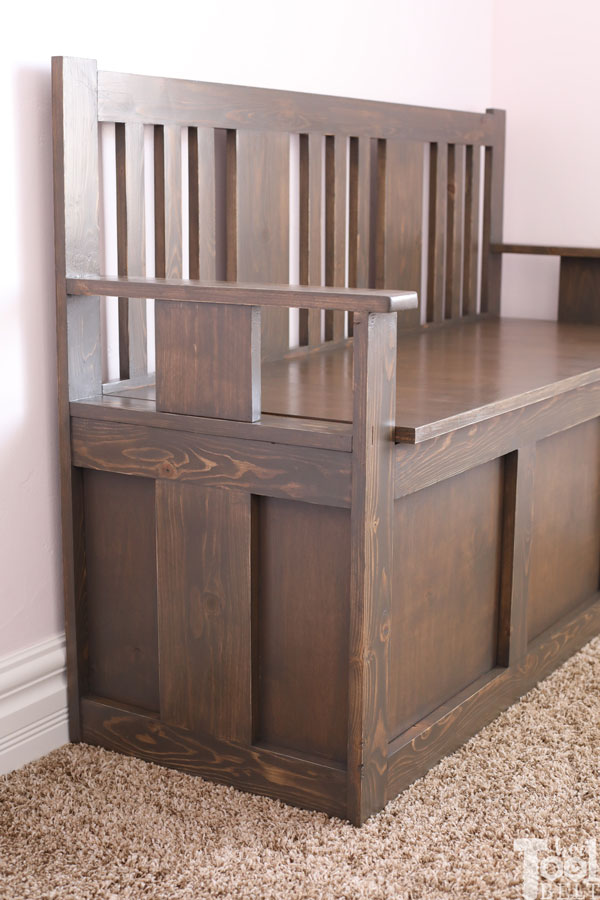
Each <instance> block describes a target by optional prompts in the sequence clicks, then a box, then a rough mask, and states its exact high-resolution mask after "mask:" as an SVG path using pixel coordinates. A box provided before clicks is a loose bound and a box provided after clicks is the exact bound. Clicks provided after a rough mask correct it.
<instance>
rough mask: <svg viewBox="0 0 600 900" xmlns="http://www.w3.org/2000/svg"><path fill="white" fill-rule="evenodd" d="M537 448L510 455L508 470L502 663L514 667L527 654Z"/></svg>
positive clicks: (500, 627)
mask: <svg viewBox="0 0 600 900" xmlns="http://www.w3.org/2000/svg"><path fill="white" fill-rule="evenodd" d="M535 456H536V448H535V444H530V445H527V446H525V447H521V448H519V450H515V451H514V452H513V453H509V454H508V456H507V457H506V460H505V464H504V465H505V468H504V532H503V537H502V575H501V588H500V621H499V624H498V663H499V665H501V666H512V665H515V664H516V663H519V662H520V661H521V660H522V659H523V657H524V656H525V653H526V652H527V598H528V592H529V558H530V551H531V538H532V531H533V499H534V494H533V489H534V476H535Z"/></svg>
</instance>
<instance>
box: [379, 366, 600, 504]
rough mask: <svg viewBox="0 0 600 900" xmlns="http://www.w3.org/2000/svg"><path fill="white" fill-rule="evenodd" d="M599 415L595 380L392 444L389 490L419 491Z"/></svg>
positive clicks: (398, 494)
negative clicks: (474, 421) (393, 469)
mask: <svg viewBox="0 0 600 900" xmlns="http://www.w3.org/2000/svg"><path fill="white" fill-rule="evenodd" d="M599 415H600V383H598V382H596V383H595V384H591V385H587V386H584V387H581V388H577V389H575V390H573V391H569V392H568V393H564V394H559V395H557V396H555V397H551V398H549V399H547V400H542V401H540V402H539V403H534V404H532V405H531V406H525V407H522V408H521V409H516V410H513V411H512V412H507V413H503V414H501V415H498V416H495V417H494V418H491V419H487V420H485V421H482V422H479V423H477V424H475V425H468V426H465V427H463V428H459V429H457V430H456V431H454V432H452V433H450V434H443V435H440V436H439V437H437V438H434V439H432V440H429V441H425V442H423V443H420V444H413V445H410V444H398V445H397V446H396V480H395V496H396V497H402V496H404V495H405V494H408V493H411V492H412V491H419V490H421V489H422V488H424V487H427V486H428V485H430V484H435V483H436V482H438V481H442V480H443V479H444V478H450V477H451V476H453V475H457V474H458V473H459V472H465V471H466V470H467V469H470V468H472V467H473V466H477V465H481V464H482V463H484V462H487V461H488V460H490V459H494V458H495V457H497V456H502V455H503V454H506V453H510V452H511V451H513V450H516V449H517V448H519V447H523V446H526V445H527V444H530V443H533V442H535V441H537V440H540V439H541V438H543V437H545V436H547V435H549V434H555V433H558V432H561V431H564V430H566V429H568V428H572V427H573V426H575V425H578V424H579V423H581V422H586V421H588V420H589V419H593V418H595V417H597V416H599Z"/></svg>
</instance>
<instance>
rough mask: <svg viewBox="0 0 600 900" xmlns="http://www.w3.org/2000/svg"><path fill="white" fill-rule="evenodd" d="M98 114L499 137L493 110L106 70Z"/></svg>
mask: <svg viewBox="0 0 600 900" xmlns="http://www.w3.org/2000/svg"><path fill="white" fill-rule="evenodd" d="M98 119H99V121H101V122H138V123H144V124H163V125H180V126H186V125H190V126H192V125H204V126H209V127H212V128H225V129H237V128H251V129H253V130H257V131H261V130H264V131H288V132H291V133H310V132H319V133H321V134H338V135H339V134H345V135H348V136H350V135H352V136H353V137H361V136H365V137H370V138H373V137H379V138H398V139H401V140H409V141H410V140H419V141H445V142H448V143H453V142H460V143H465V144H478V145H484V144H486V145H493V144H494V143H495V141H496V138H497V127H496V121H495V120H494V117H493V115H492V114H491V113H490V112H487V113H475V112H462V111H458V110H449V109H437V108H434V107H425V106H409V105H404V104H400V103H389V102H385V101H377V100H361V99H351V98H348V97H336V96H328V95H325V94H307V93H300V92H296V91H280V90H273V89H270V88H254V87H240V86H236V85H230V84H213V83H210V82H202V81H187V80H183V79H176V78H159V77H155V76H147V75H128V74H122V73H118V72H105V71H99V72H98Z"/></svg>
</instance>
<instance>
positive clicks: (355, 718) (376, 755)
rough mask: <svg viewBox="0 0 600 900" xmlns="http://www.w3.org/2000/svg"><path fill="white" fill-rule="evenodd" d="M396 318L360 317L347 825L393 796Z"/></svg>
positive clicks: (356, 349)
mask: <svg viewBox="0 0 600 900" xmlns="http://www.w3.org/2000/svg"><path fill="white" fill-rule="evenodd" d="M396 319H397V316H396V313H362V312H361V313H356V314H355V316H354V410H353V448H352V509H351V542H352V548H351V579H350V649H349V679H350V681H349V726H348V818H349V819H350V821H352V822H353V823H354V824H360V823H362V822H364V821H365V820H366V819H367V818H368V817H369V816H370V815H372V813H374V812H377V810H379V809H381V808H382V807H383V806H384V804H385V801H386V790H387V745H388V726H387V686H388V646H389V631H390V606H391V599H392V598H391V593H392V553H393V511H394V491H393V462H394V428H395V413H396V335H397V323H396Z"/></svg>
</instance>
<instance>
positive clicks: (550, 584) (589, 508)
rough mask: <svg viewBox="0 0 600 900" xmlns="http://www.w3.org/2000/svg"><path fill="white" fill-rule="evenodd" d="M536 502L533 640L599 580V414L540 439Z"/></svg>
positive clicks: (531, 608) (531, 610)
mask: <svg viewBox="0 0 600 900" xmlns="http://www.w3.org/2000/svg"><path fill="white" fill-rule="evenodd" d="M533 506H534V529H533V537H532V546H531V568H530V575H529V602H528V604H527V632H528V636H529V639H530V640H531V639H532V638H535V637H537V636H538V635H539V634H540V633H541V632H542V631H544V630H545V629H546V628H548V627H549V626H551V625H553V624H554V623H555V622H556V621H557V620H558V619H560V618H561V617H562V616H564V615H566V614H567V613H568V612H570V611H571V610H573V609H574V608H576V607H577V606H579V604H581V603H583V601H584V600H586V599H587V598H588V597H589V596H590V594H592V593H593V592H594V591H596V590H597V589H598V585H599V584H600V554H599V548H600V419H598V418H596V419H593V420H591V421H589V422H585V423H582V424H581V425H578V426H576V427H575V428H571V429H569V430H566V431H562V432H560V433H559V434H555V435H553V436H552V437H548V438H546V439H545V440H542V441H540V442H539V443H538V445H537V458H536V472H535V488H534V499H533Z"/></svg>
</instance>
